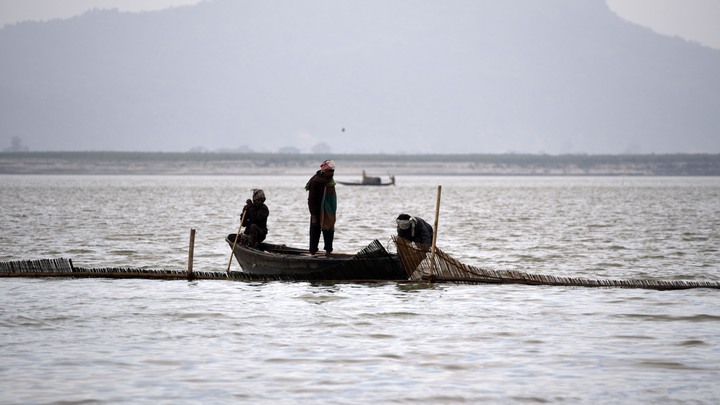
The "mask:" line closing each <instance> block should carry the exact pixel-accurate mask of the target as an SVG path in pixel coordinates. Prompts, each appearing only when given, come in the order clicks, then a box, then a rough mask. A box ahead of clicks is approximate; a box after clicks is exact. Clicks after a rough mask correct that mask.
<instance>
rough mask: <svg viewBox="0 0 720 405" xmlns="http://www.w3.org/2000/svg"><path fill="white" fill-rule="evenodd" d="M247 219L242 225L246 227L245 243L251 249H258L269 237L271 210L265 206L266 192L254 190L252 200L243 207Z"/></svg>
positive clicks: (244, 233)
mask: <svg viewBox="0 0 720 405" xmlns="http://www.w3.org/2000/svg"><path fill="white" fill-rule="evenodd" d="M243 213H244V215H245V219H244V220H243V223H242V225H243V226H244V227H245V232H243V238H242V240H243V242H244V243H245V244H246V245H248V246H251V247H258V245H260V242H262V241H264V240H265V237H266V236H267V232H268V230H267V219H268V217H269V216H270V210H269V209H268V207H267V205H265V192H264V191H262V190H261V189H259V188H257V189H254V190H253V196H252V200H250V199H248V200H247V201H246V202H245V207H243Z"/></svg>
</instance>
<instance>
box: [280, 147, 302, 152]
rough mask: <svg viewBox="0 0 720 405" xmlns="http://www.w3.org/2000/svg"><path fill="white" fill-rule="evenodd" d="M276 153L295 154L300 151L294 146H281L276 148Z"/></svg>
mask: <svg viewBox="0 0 720 405" xmlns="http://www.w3.org/2000/svg"><path fill="white" fill-rule="evenodd" d="M278 153H285V154H295V153H300V149H298V148H296V147H294V146H283V147H282V148H280V149H278Z"/></svg>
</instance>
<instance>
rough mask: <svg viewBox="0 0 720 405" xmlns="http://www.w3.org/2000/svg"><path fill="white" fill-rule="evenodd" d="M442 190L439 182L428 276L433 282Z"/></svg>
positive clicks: (429, 280) (430, 281)
mask: <svg viewBox="0 0 720 405" xmlns="http://www.w3.org/2000/svg"><path fill="white" fill-rule="evenodd" d="M441 192H442V186H441V185H439V184H438V188H437V201H436V202H435V226H434V229H433V238H432V249H431V250H430V275H429V277H428V282H429V283H432V279H433V271H434V269H435V246H436V245H437V235H438V220H439V219H440V193H441Z"/></svg>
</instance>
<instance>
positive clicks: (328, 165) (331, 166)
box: [320, 160, 335, 172]
mask: <svg viewBox="0 0 720 405" xmlns="http://www.w3.org/2000/svg"><path fill="white" fill-rule="evenodd" d="M320 170H322V171H324V172H326V171H328V170H332V171H335V162H333V161H332V160H326V161H324V162H322V164H320Z"/></svg>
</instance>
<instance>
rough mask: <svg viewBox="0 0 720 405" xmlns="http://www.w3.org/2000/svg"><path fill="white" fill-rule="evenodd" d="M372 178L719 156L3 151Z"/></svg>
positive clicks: (75, 164)
mask: <svg viewBox="0 0 720 405" xmlns="http://www.w3.org/2000/svg"><path fill="white" fill-rule="evenodd" d="M328 158H330V159H334V160H335V161H336V163H337V164H338V172H339V173H342V174H343V176H345V175H348V176H350V175H356V176H358V177H359V176H360V173H361V171H362V170H366V171H367V173H368V175H372V176H386V175H389V174H393V175H479V176H483V175H486V176H496V175H508V176H511V175H521V176H621V175H622V176H720V154H665V155H529V154H498V155H490V154H468V155H385V154H380V155H350V154H332V153H329V154H323V155H319V154H279V153H272V154H262V153H247V154H241V153H168V152H12V153H11V152H0V174H5V175H8V174H48V175H50V174H96V175H294V174H307V173H308V171H312V170H315V169H316V168H318V166H319V164H320V162H321V161H322V160H324V159H328Z"/></svg>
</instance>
